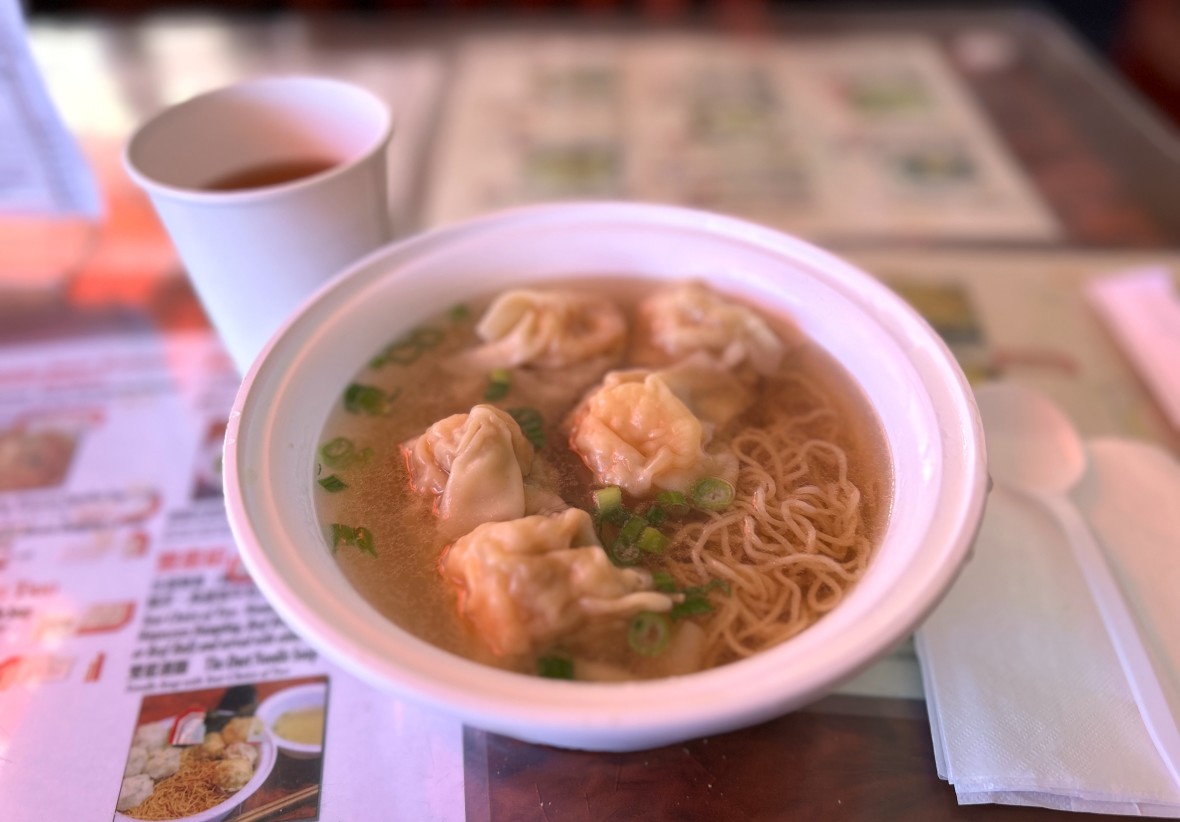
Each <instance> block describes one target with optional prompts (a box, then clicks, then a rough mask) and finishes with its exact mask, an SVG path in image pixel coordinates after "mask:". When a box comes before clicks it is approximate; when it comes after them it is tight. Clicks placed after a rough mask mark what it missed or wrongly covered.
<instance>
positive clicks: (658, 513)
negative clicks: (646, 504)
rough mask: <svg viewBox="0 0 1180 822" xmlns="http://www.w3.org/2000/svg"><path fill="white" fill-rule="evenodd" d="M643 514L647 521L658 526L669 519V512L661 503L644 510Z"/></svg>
mask: <svg viewBox="0 0 1180 822" xmlns="http://www.w3.org/2000/svg"><path fill="white" fill-rule="evenodd" d="M643 516H645V517H647V521H648V522H649V523H650V524H652V525H654V526H656V527H657V528H658V527H659V526H661V525H663V524H664V523H665V522H667V521H668V512H667V511H665V510H664V509H663V508H661V507H660V506H659V505H653V506H651V507H650V508H648V509H647V510H646V511H644V512H643Z"/></svg>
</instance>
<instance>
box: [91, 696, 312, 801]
mask: <svg viewBox="0 0 1180 822" xmlns="http://www.w3.org/2000/svg"><path fill="white" fill-rule="evenodd" d="M327 688H328V685H327V677H322V676H320V677H311V678H303V679H297V680H296V679H292V680H284V681H280V682H265V683H254V684H245V685H235V686H232V687H228V688H210V689H206V690H200V691H185V692H180V693H168V694H154V695H151V696H147V697H145V698H144V700H143V703H142V705H141V707H140V713H139V720H138V722H137V724H136V728H135V731H134V734H133V736H132V739H131V748H130V750H129V752H128V755H127V762H126V765H125V767H124V772H123V781H122V785H121V787H120V790H119V799H118V804H117V806H116V813H115V815H114V818H115V819H116V820H120V821H121V822H124V821H128V820H136V819H139V820H184V822H214V820H236V822H262V820H278V819H283V820H296V819H316V818H317V817H318V815H319V791H320V779H321V771H322V764H323V738H324V714H325V707H326V704H327Z"/></svg>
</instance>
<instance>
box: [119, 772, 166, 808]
mask: <svg viewBox="0 0 1180 822" xmlns="http://www.w3.org/2000/svg"><path fill="white" fill-rule="evenodd" d="M155 788H156V783H155V782H153V781H152V778H151V777H150V776H148V775H147V774H145V773H140V774H135V775H134V776H125V777H123V782H122V784H121V785H119V800H118V802H116V803H115V810H117V811H119V812H120V813H122V812H123V811H129V810H131V809H132V808H134V807H135V806H136V805H139V804H141V803H142V802H143V801H144V800H145V799H147V798H148V797H149V796H151V795H152V791H153V790H155Z"/></svg>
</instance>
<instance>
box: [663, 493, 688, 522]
mask: <svg viewBox="0 0 1180 822" xmlns="http://www.w3.org/2000/svg"><path fill="white" fill-rule="evenodd" d="M656 503H657V504H658V505H659V506H660V508H662V509H663V510H664V512H665V513H666V514H667V515H668V516H670V517H674V518H675V517H682V516H684V515H685V514H687V513H688V511H689V506H688V500H687V499H685V497H684V494H682V493H680V492H679V491H661V492H660V493H659V494H658V495H656Z"/></svg>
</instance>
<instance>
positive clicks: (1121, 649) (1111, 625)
mask: <svg viewBox="0 0 1180 822" xmlns="http://www.w3.org/2000/svg"><path fill="white" fill-rule="evenodd" d="M1041 500H1042V501H1043V502H1044V503H1045V505H1046V507H1048V509H1049V510H1050V511H1051V512H1052V513H1053V515H1054V516H1055V517H1056V518H1057V522H1058V524H1059V525H1060V526H1061V527H1062V529H1063V530H1064V531H1065V536H1066V537H1067V538H1068V539H1069V544H1070V546H1072V548H1073V552H1074V557H1075V558H1076V559H1077V561H1078V565H1079V566H1081V569H1082V575H1083V576H1084V577H1085V579H1086V584H1087V585H1088V586H1089V588H1090V594H1091V595H1092V596H1093V597H1094V602H1095V603H1096V604H1097V605H1098V611H1099V613H1100V614H1101V615H1102V621H1103V623H1104V624H1105V625H1106V632H1107V634H1109V635H1110V640H1111V642H1112V643H1113V644H1114V650H1115V653H1116V654H1118V658H1119V662H1121V663H1122V666H1123V673H1124V674H1126V677H1127V684H1129V685H1130V686H1131V693H1132V695H1133V696H1134V697H1135V704H1136V705H1138V706H1139V713H1140V714H1141V715H1142V717H1143V724H1144V725H1146V726H1147V733H1148V734H1149V735H1150V736H1151V741H1152V742H1154V743H1155V748H1156V750H1157V751H1159V755H1160V756H1161V757H1162V758H1163V760H1164V765H1165V767H1167V769H1168V771H1169V773H1171V775H1172V780H1173V781H1174V782H1175V783H1176V784H1177V786H1180V728H1177V721H1176V717H1175V716H1173V715H1172V711H1171V708H1170V707H1169V705H1168V700H1167V697H1166V696H1165V695H1164V691H1163V688H1162V687H1161V685H1160V679H1159V676H1157V674H1156V671H1155V668H1154V667H1153V666H1152V664H1151V657H1150V656H1149V655H1148V652H1147V648H1146V647H1145V646H1144V644H1143V641H1142V639H1141V637H1140V635H1139V628H1138V626H1136V624H1135V618H1134V616H1133V615H1132V614H1131V610H1130V608H1129V607H1128V606H1127V601H1126V599H1124V597H1123V593H1122V590H1121V589H1120V588H1119V584H1118V582H1117V580H1115V578H1114V574H1113V573H1112V572H1111V570H1110V565H1109V564H1108V563H1107V561H1106V557H1105V556H1103V554H1102V551H1101V550H1100V549H1099V547H1098V544H1097V543H1096V542H1095V541H1094V535H1093V533H1092V532H1091V531H1090V527H1089V525H1087V524H1086V521H1085V520H1084V519H1082V515H1081V514H1080V513H1079V512H1078V510H1077V508H1075V507H1074V506H1073V505H1072V504H1071V503H1070V501H1069V500H1068V499H1066V498H1065V497H1062V496H1059V495H1056V494H1044V495H1041Z"/></svg>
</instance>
